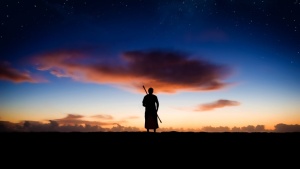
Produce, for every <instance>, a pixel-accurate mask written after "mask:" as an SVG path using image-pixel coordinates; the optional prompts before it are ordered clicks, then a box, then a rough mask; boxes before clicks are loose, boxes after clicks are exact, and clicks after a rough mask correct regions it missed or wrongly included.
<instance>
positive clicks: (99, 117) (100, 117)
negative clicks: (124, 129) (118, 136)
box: [91, 114, 113, 120]
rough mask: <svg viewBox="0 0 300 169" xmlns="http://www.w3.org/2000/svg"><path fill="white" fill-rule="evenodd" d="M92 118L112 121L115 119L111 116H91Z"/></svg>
mask: <svg viewBox="0 0 300 169" xmlns="http://www.w3.org/2000/svg"><path fill="white" fill-rule="evenodd" d="M91 117H92V118H97V119H106V120H112V119H113V117H112V116H111V115H101V114H100V115H94V116H91Z"/></svg>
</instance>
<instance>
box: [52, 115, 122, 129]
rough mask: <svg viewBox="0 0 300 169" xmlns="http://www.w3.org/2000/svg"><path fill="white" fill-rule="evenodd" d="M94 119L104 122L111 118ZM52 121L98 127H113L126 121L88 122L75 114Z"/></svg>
mask: <svg viewBox="0 0 300 169" xmlns="http://www.w3.org/2000/svg"><path fill="white" fill-rule="evenodd" d="M93 117H94V118H100V117H101V118H104V119H105V120H111V119H112V117H111V116H109V115H96V116H93ZM53 121H56V122H58V123H59V124H61V125H99V126H105V125H114V124H116V123H124V122H126V121H121V122H120V121H118V122H116V121H112V122H103V121H89V120H84V116H82V115H75V114H68V115H67V117H64V118H61V119H55V120H53Z"/></svg>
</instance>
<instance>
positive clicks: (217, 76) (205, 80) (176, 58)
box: [35, 50, 231, 93]
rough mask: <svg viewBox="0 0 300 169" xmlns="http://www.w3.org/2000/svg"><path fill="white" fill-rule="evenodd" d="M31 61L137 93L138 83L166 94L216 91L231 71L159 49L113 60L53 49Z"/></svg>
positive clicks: (76, 77)
mask: <svg viewBox="0 0 300 169" xmlns="http://www.w3.org/2000/svg"><path fill="white" fill-rule="evenodd" d="M99 58H102V59H103V57H99ZM35 61H36V63H37V64H38V69H39V70H44V71H49V72H50V73H51V74H53V75H55V76H57V77H69V78H72V79H74V80H77V81H83V82H94V83H101V84H115V85H119V86H122V87H127V88H129V89H132V88H133V89H135V90H136V91H140V92H144V91H143V89H142V88H141V86H142V85H145V86H146V87H153V88H154V89H155V92H166V93H174V92H178V91H207V90H218V89H222V88H224V87H226V86H227V85H228V84H227V83H225V82H223V80H224V79H225V78H226V77H228V75H230V73H231V71H230V69H229V67H227V66H225V65H217V64H213V63H210V62H208V61H205V60H201V59H193V58H191V57H189V55H188V54H186V53H180V52H173V51H162V50H154V51H129V52H124V53H123V54H122V55H121V57H120V58H117V59H115V60H114V62H107V61H103V60H102V61H95V58H91V57H87V56H86V55H85V54H84V53H82V52H76V51H57V52H52V53H46V54H42V55H40V56H38V57H36V58H35Z"/></svg>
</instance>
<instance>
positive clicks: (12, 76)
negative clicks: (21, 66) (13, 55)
mask: <svg viewBox="0 0 300 169" xmlns="http://www.w3.org/2000/svg"><path fill="white" fill-rule="evenodd" d="M0 80H7V81H11V82H15V83H21V82H30V83H36V82H41V80H39V79H36V78H33V77H32V76H31V75H30V73H29V72H28V71H23V72H22V71H20V70H17V69H15V68H13V67H12V66H11V65H10V64H9V63H7V62H0Z"/></svg>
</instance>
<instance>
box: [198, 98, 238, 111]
mask: <svg viewBox="0 0 300 169" xmlns="http://www.w3.org/2000/svg"><path fill="white" fill-rule="evenodd" d="M238 105H240V102H238V101H232V100H224V99H220V100H217V101H215V102H212V103H206V104H202V105H199V107H198V108H197V109H196V111H210V110H213V109H216V108H222V107H226V106H238Z"/></svg>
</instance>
